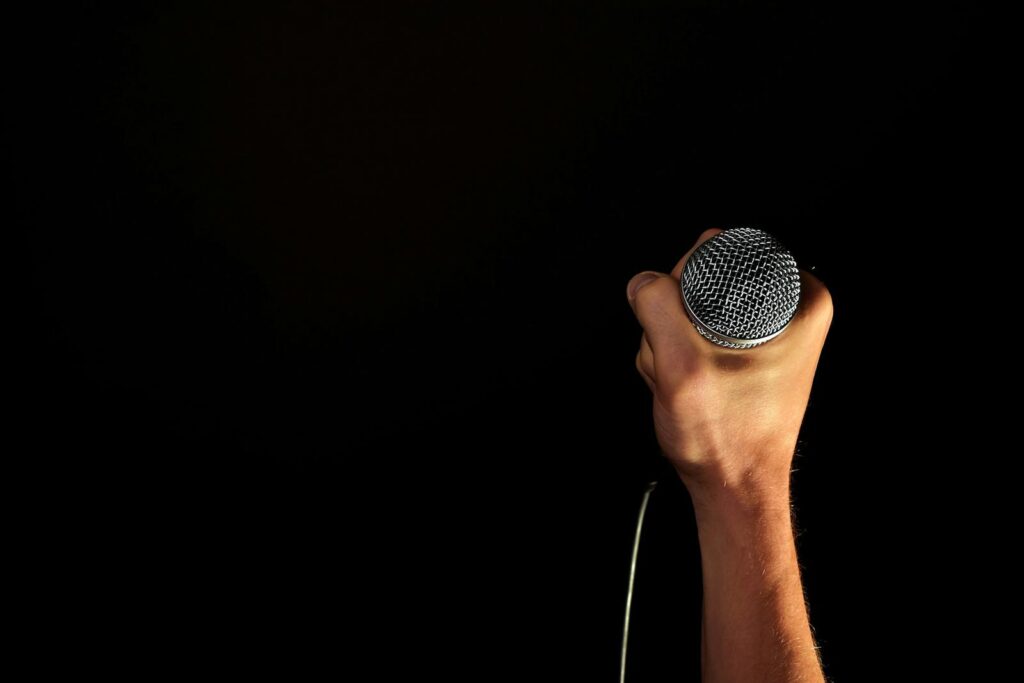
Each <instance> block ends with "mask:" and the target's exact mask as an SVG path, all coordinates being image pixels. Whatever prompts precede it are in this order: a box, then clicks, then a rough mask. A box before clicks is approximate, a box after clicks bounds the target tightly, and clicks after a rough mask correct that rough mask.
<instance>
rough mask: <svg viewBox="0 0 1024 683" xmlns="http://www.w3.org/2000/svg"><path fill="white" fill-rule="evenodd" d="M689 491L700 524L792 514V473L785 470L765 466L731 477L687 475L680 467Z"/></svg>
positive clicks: (722, 475)
mask: <svg viewBox="0 0 1024 683" xmlns="http://www.w3.org/2000/svg"><path fill="white" fill-rule="evenodd" d="M677 473H678V474H679V477H680V479H681V480H682V482H683V484H684V485H685V486H686V489H687V491H689V493H690V498H691V500H692V501H693V508H694V512H695V514H696V517H697V522H698V524H701V523H702V522H708V523H717V522H720V521H725V520H728V521H730V522H739V523H742V522H744V521H745V520H761V521H762V522H763V521H765V520H782V519H785V520H786V521H787V523H788V520H789V516H790V487H789V481H790V476H789V474H790V472H789V466H788V463H787V464H786V467H785V468H784V469H781V468H775V469H767V468H766V469H762V470H758V471H756V472H746V473H743V474H742V475H739V476H730V475H729V474H727V473H724V472H719V473H717V474H711V473H708V472H704V473H702V475H701V476H699V477H697V476H693V475H687V474H685V473H683V472H682V471H679V470H677Z"/></svg>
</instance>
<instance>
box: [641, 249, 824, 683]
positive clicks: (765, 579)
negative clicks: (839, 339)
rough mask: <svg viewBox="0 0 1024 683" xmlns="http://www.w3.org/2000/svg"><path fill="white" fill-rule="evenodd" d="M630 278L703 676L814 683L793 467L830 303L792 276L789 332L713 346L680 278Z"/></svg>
mask: <svg viewBox="0 0 1024 683" xmlns="http://www.w3.org/2000/svg"><path fill="white" fill-rule="evenodd" d="M718 232H720V230H717V229H713V230H708V231H705V232H704V233H703V234H702V235H701V236H700V239H698V240H697V243H696V244H695V245H694V247H693V248H692V249H690V251H689V252H687V253H686V255H684V256H683V258H682V259H680V261H679V263H678V264H676V266H675V268H674V269H673V270H672V272H671V273H670V274H665V273H658V272H654V271H646V272H644V273H640V274H638V275H636V276H634V277H633V278H632V279H631V280H630V282H629V284H628V286H627V290H626V292H627V299H628V301H629V304H630V306H631V307H632V308H633V311H634V313H635V314H636V316H637V319H638V320H639V322H640V325H641V326H642V327H643V330H644V333H643V337H642V338H641V341H640V351H639V352H638V353H637V357H636V366H637V370H639V372H640V375H641V376H642V377H643V379H644V381H646V382H647V385H648V387H650V389H651V392H652V394H653V411H654V426H655V431H656V432H657V436H658V443H659V444H660V446H661V450H662V453H663V454H664V455H665V457H666V458H668V460H669V461H670V462H671V463H672V465H673V467H674V468H675V470H676V472H677V473H678V474H679V477H680V478H681V479H682V481H683V483H684V484H685V485H686V488H687V490H688V491H689V492H690V496H691V498H692V500H693V506H694V512H695V513H696V519H697V531H698V537H699V539H700V550H701V564H702V570H703V583H704V609H703V639H702V641H703V642H702V657H701V662H702V670H703V675H702V679H703V681H704V682H705V683H740V682H742V683H751V682H753V681H758V682H765V683H776V682H778V683H783V682H786V683H797V682H799V683H805V682H823V681H824V680H825V679H824V676H823V674H822V669H821V664H820V661H819V659H818V653H817V649H816V647H815V643H814V639H813V636H812V633H811V628H810V623H809V621H808V617H807V608H806V605H805V602H804V594H803V588H802V585H801V582H800V571H799V567H798V565H797V556H796V546H795V543H794V538H793V527H792V515H791V508H790V488H789V481H790V471H791V466H792V460H793V454H794V452H795V450H796V441H797V436H798V434H799V431H800V424H801V422H802V420H803V416H804V411H805V410H806V407H807V399H808V397H809V395H810V391H811V383H812V381H813V379H814V371H815V368H816V366H817V363H818V357H819V355H820V353H821V348H822V345H823V344H824V342H825V337H826V335H827V333H828V329H829V325H830V323H831V321H832V299H831V297H830V296H829V293H828V290H827V289H826V288H825V286H824V285H823V284H822V283H821V281H819V280H818V279H817V278H815V277H814V276H812V275H810V274H809V273H806V272H803V271H801V302H800V309H799V311H798V313H797V315H796V317H795V318H794V319H793V321H792V322H791V323H790V325H789V327H788V328H787V329H786V330H785V331H784V332H783V333H782V334H781V335H779V336H778V337H776V338H775V339H773V340H771V341H770V342H768V343H766V344H763V345H761V346H758V347H754V348H753V349H745V350H734V349H726V348H722V347H719V346H716V345H714V344H711V343H709V342H708V341H707V340H706V339H704V338H703V337H701V336H700V335H699V334H698V333H697V331H696V330H695V329H694V328H693V325H692V324H691V323H690V320H689V318H687V316H686V312H685V310H684V309H683V304H682V298H681V296H680V285H679V276H680V274H681V272H682V269H683V265H684V264H685V263H686V260H687V259H688V258H689V256H690V254H691V253H693V249H696V247H697V246H698V245H700V243H701V242H703V241H704V240H706V239H708V238H710V237H712V236H713V235H715V234H717V233H718Z"/></svg>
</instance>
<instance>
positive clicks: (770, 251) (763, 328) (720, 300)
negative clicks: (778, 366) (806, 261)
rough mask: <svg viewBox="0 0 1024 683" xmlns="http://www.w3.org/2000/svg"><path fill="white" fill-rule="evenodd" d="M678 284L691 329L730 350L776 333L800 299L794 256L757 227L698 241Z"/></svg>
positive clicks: (727, 232) (771, 336) (724, 232)
mask: <svg viewBox="0 0 1024 683" xmlns="http://www.w3.org/2000/svg"><path fill="white" fill-rule="evenodd" d="M680 284H681V286H682V289H683V303H684V304H685V307H686V313H687V315H689V316H690V320H691V321H692V322H693V325H694V327H696V328H697V331H698V332H700V333H701V335H703V336H704V337H705V338H706V339H708V340H710V341H712V342H714V343H715V344H718V345H719V346H725V347H728V348H732V349H747V348H750V347H752V346H757V345H758V344H763V343H764V342H766V341H768V340H769V339H771V338H773V337H775V336H776V335H778V334H779V333H781V332H782V331H783V330H784V329H786V326H787V325H788V324H789V321H790V320H792V319H793V316H794V315H795V314H796V309H797V305H798V304H799V303H800V270H799V269H798V268H797V265H796V260H795V259H794V258H793V256H792V255H791V254H790V253H789V251H787V250H786V248H785V247H783V246H782V244H781V243H779V241H778V240H777V239H775V238H774V237H772V236H771V235H769V234H768V233H767V232H765V231H764V230H758V229H757V228H732V229H730V230H725V231H723V232H720V233H718V234H717V235H715V236H714V237H712V238H711V239H709V240H707V241H706V242H704V243H703V244H701V245H700V246H699V247H697V249H696V250H695V251H694V252H693V254H691V255H690V258H689V259H688V260H687V261H686V265H685V266H684V268H683V274H682V277H681V278H680Z"/></svg>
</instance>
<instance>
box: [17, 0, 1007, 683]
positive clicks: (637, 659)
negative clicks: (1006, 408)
mask: <svg viewBox="0 0 1024 683" xmlns="http://www.w3.org/2000/svg"><path fill="white" fill-rule="evenodd" d="M104 7H105V8H104V9H96V8H88V7H85V8H80V11H78V12H76V13H73V14H71V15H66V16H64V17H63V20H62V21H61V22H60V25H61V30H60V31H59V32H58V31H55V32H54V33H53V34H51V35H50V36H49V39H50V40H51V41H52V42H51V43H48V44H50V45H52V49H46V48H45V45H44V47H43V48H41V49H37V50H36V51H35V52H34V53H32V55H33V57H32V60H34V61H32V63H33V65H34V66H38V67H40V69H41V70H40V73H45V74H46V76H45V77H43V76H38V77H36V76H33V75H31V74H30V75H29V78H28V79H27V81H26V84H27V85H28V86H29V88H30V93H31V94H30V95H29V98H30V99H33V100H38V101H43V100H44V99H45V101H46V102H47V103H48V105H47V106H46V107H45V108H42V109H40V110H39V111H38V112H37V113H34V114H33V115H32V117H31V118H32V119H33V120H32V122H31V123H33V124H35V125H34V126H33V127H32V128H31V130H35V131H38V132H36V133H33V134H29V133H27V132H26V133H25V137H24V139H23V142H26V143H27V147H28V148H29V149H30V150H31V154H30V156H29V157H28V161H27V162H26V164H25V165H24V166H23V167H22V169H21V171H22V172H21V173H20V174H19V180H18V182H17V183H16V184H15V185H14V189H15V190H16V192H17V194H18V197H17V199H18V201H17V202H16V204H15V206H16V210H17V212H18V214H17V218H18V219H19V220H21V221H23V223H24V225H26V226H27V227H28V228H29V234H30V236H31V248H30V250H29V251H28V252H27V256H26V258H27V260H28V262H29V265H30V266H31V278H30V279H29V280H28V281H27V282H28V285H29V286H28V292H29V295H30V296H29V297H28V298H27V300H28V301H29V302H30V311H29V312H30V315H31V318H30V325H31V327H30V329H31V330H32V331H33V332H32V334H31V335H30V336H29V346H30V348H29V349H28V353H27V355H25V356H22V357H20V358H21V359H22V360H23V361H24V362H21V363H20V365H22V366H23V367H24V368H25V369H27V370H28V373H29V374H30V376H31V382H30V383H29V384H28V385H27V387H28V388H27V389H26V390H25V392H24V393H23V394H22V395H20V396H19V400H18V405H19V410H18V411H17V412H16V413H15V414H14V417H15V420H16V421H17V422H18V423H19V426H20V427H21V428H22V430H23V431H24V434H26V435H27V436H28V437H29V439H28V441H27V442H26V443H28V445H27V446H23V447H22V448H24V449H25V450H24V451H23V452H24V453H25V456H26V457H25V459H26V460H29V461H31V463H32V464H33V468H32V474H31V475H26V479H24V480H23V481H25V482H26V483H27V484H28V486H27V488H28V489H31V490H32V491H33V499H34V503H33V505H31V506H30V507H29V508H27V511H26V512H25V516H26V517H27V518H32V519H33V520H37V521H38V520H41V521H43V522H44V523H45V524H46V526H47V529H48V531H47V533H46V534H44V535H41V536H38V537H35V538H34V543H36V544H37V550H39V551H45V555H44V554H42V552H41V554H39V555H37V557H44V556H45V557H46V558H47V559H46V560H39V561H38V565H37V567H36V573H37V575H38V578H41V579H42V580H43V582H44V583H45V585H46V589H45V590H43V591H41V592H40V594H39V595H40V596H41V598H40V599H41V600H42V599H43V597H45V604H46V608H45V609H43V608H41V613H42V614H43V617H42V620H43V622H45V625H46V628H47V629H55V631H56V632H58V633H61V634H63V635H67V636H70V638H71V641H73V642H75V643H77V645H76V646H75V647H74V648H72V649H70V650H62V652H63V653H64V654H63V655H62V657H66V658H68V659H69V660H71V661H74V662H78V663H81V664H82V665H84V666H87V667H99V670H105V671H118V670H121V671H131V672H138V671H153V670H156V671H165V670H176V671H180V672H183V673H189V672H192V673H194V672H198V671H206V672H209V671H215V672H218V673H237V672H238V671H240V670H244V671H249V672H267V671H269V670H271V669H279V670H281V671H283V672H289V674H288V675H289V676H291V677H293V678H304V677H305V676H304V675H302V674H300V673H299V670H301V669H310V670H312V669H317V670H321V671H323V672H325V674H326V675H332V676H337V677H340V678H342V679H343V680H347V679H351V678H354V679H357V680H392V679H395V678H404V677H407V676H417V677H420V676H423V677H426V676H437V677H439V678H440V679H442V680H474V681H477V680H579V681H612V680H617V679H616V676H617V671H618V669H617V666H618V647H619V637H620V629H621V619H622V603H623V600H624V597H625V581H626V576H627V562H628V553H629V550H630V544H631V536H632V531H633V525H634V521H635V513H636V508H637V505H638V504H639V500H640V493H641V491H642V490H643V485H644V483H645V482H646V481H647V480H648V479H649V478H650V477H651V476H652V473H655V472H657V471H658V465H659V459H660V458H659V456H658V455H657V446H656V444H655V442H654V439H653V433H652V428H651V424H650V415H649V409H650V403H649V395H648V391H647V389H646V387H645V386H644V385H643V383H642V381H641V380H640V378H639V377H638V376H637V375H636V372H635V370H634V367H633V356H634V353H635V351H636V348H637V343H638V340H639V335H640V331H639V327H638V326H637V324H636V323H635V321H634V320H633V318H632V314H631V312H630V310H629V308H628V306H627V305H626V301H625V284H626V282H627V280H628V279H629V278H630V276H632V275H633V274H634V273H636V272H638V271H640V270H645V269H657V270H666V271H667V270H669V269H670V268H671V267H672V265H673V264H674V263H675V262H676V260H677V259H678V258H679V257H680V256H681V255H682V253H683V252H685V251H686V250H687V249H688V248H689V247H690V246H691V244H692V243H693V241H694V240H695V239H696V238H697V236H698V235H699V233H700V232H701V231H702V230H704V229H706V228H708V227H728V226H732V225H744V224H753V225H758V226H761V227H764V228H766V229H769V230H770V231H772V232H774V233H775V234H776V235H778V236H779V237H780V238H781V239H782V240H783V241H784V242H785V243H786V244H787V245H788V246H790V248H791V249H792V250H793V251H794V252H795V254H796V255H797V258H798V260H799V262H800V263H801V265H802V266H803V267H805V268H811V267H813V268H814V272H815V273H816V274H818V276H819V277H821V278H822V279H823V280H824V282H825V283H826V284H827V285H828V286H829V288H830V289H831V291H832V294H833V298H834V302H835V308H836V313H835V319H834V322H833V328H832V332H831V335H830V338H829V341H828V343H827V345H826V348H825V351H824V354H823V357H822V360H821V365H820V367H819V372H818V377H817V380H816V385H815V389H814V393H813V396H812V400H811V404H810V407H809V409H808V413H807V418H806V420H805V428H804V431H803V434H802V438H801V442H800V447H799V455H798V458H797V461H796V467H797V469H798V472H797V474H796V475H795V481H794V489H795V505H796V509H797V515H798V522H799V526H800V529H801V534H800V536H799V539H798V542H799V546H800V552H801V562H802V565H803V567H804V576H805V584H806V590H807V594H808V600H809V604H810V609H811V617H812V622H813V624H814V627H815V630H816V633H817V637H818V639H819V642H820V644H821V646H822V654H823V658H824V661H825V663H826V670H827V672H828V674H829V675H830V676H831V677H834V678H835V680H837V681H854V680H877V679H880V678H881V679H889V678H893V679H895V678H897V677H898V676H907V677H909V678H911V679H913V678H915V676H916V674H918V673H919V672H921V671H922V669H923V668H931V667H937V668H939V669H946V667H948V666H950V665H951V664H950V659H953V658H957V657H962V656H964V655H968V657H969V652H970V645H969V644H968V641H967V640H966V639H961V637H960V636H959V635H958V636H955V637H954V636H953V635H951V633H950V631H949V629H947V628H946V627H945V626H942V624H945V623H947V622H948V619H949V615H950V614H951V613H952V612H953V611H954V610H957V609H959V608H961V607H968V608H969V607H970V602H971V598H970V590H969V587H968V586H967V585H966V584H965V582H963V581H960V580H959V579H958V570H957V569H956V567H957V566H958V564H959V563H962V561H963V560H962V558H964V557H966V556H968V555H969V554H970V553H971V548H972V547H973V544H975V543H977V541H972V533H973V532H972V530H971V529H970V525H969V523H968V522H966V521H962V520H963V519H964V518H963V517H962V516H961V515H960V514H959V512H958V511H957V501H958V499H959V498H960V496H961V495H962V493H961V492H962V491H963V488H964V484H965V482H966V481H968V480H969V479H970V478H969V477H966V476H965V473H964V470H965V469H967V468H965V467H964V466H963V461H964V458H965V457H967V456H968V455H969V454H972V453H977V452H978V451H979V450H982V451H983V450H985V448H984V446H983V445H981V444H980V443H979V436H978V431H977V430H976V429H975V428H974V426H973V425H976V424H977V423H978V422H979V421H984V420H991V419H992V410H993V409H992V407H991V406H990V405H986V402H984V401H975V400H973V399H972V398H971V390H970V387H971V386H972V382H973V381H974V379H973V376H974V373H975V372H976V370H977V369H978V364H984V363H985V362H987V361H985V360H977V359H976V360H975V361H966V360H964V359H963V358H962V357H958V356H957V355H956V354H955V352H954V349H953V348H952V347H953V346H954V344H953V343H948V342H945V343H938V344H932V343H926V344H920V343H918V342H919V341H920V340H919V339H918V338H917V335H926V334H927V333H930V332H932V331H934V330H935V328H936V326H937V325H939V324H940V323H942V321H945V320H946V319H947V314H948V311H950V310H951V308H955V307H958V306H962V305H977V304H978V302H979V300H981V302H984V301H985V300H987V299H989V298H991V297H993V296H995V295H996V292H995V291H993V290H995V289H996V288H995V286H994V285H993V286H992V287H991V288H988V287H986V286H985V285H984V284H983V285H981V286H965V284H964V283H965V281H969V280H970V279H971V277H972V275H971V270H970V266H969V265H964V262H965V261H967V262H969V261H970V259H969V258H968V259H963V258H962V256H963V255H964V254H968V255H970V254H971V253H976V251H977V250H978V249H984V250H987V249H988V248H989V246H987V244H988V242H987V239H986V236H988V235H991V234H992V232H991V230H992V227H991V223H990V222H989V221H988V219H987V218H986V216H985V215H984V213H983V209H984V207H985V206H986V205H987V200H986V196H987V195H989V194H990V193H992V192H993V191H994V190H993V187H994V184H995V183H996V181H995V180H994V176H995V175H996V171H995V170H993V169H994V167H993V164H992V163H991V159H992V157H993V156H994V155H998V146H999V142H1000V138H999V135H998V134H997V133H996V132H995V130H994V126H993V122H994V117H996V116H997V114H996V113H995V108H994V107H993V106H991V104H990V103H989V102H988V97H989V95H990V93H991V91H992V88H993V83H994V77H993V76H992V75H991V62H990V61H988V59H989V58H988V57H986V56H984V53H983V52H981V51H980V48H981V47H982V46H983V44H984V43H985V42H986V41H985V38H984V36H982V35H980V34H978V33H976V29H975V27H974V26H973V17H971V16H970V15H969V14H968V13H967V12H966V11H965V10H961V9H957V8H955V7H953V6H947V5H941V4H933V5H930V6H929V8H928V9H927V10H926V11H910V10H899V11H897V10H896V9H894V8H893V7H891V6H888V5H886V6H885V7H884V8H879V7H876V6H871V5H870V3H869V4H868V5H865V4H863V3H861V4H857V5H851V6H850V7H840V6H838V5H836V4H834V3H775V2H718V3H716V2H688V3H670V2H587V3H577V2H566V3H550V4H549V6H547V7H546V8H544V9H538V8H535V7H529V8H528V7H527V6H525V5H523V4H520V3H506V5H505V6H504V7H502V8H501V9H500V10H498V9H494V8H491V9H487V8H483V7H475V8H464V7H463V8H455V7H453V6H445V8H443V9H442V8H441V7H439V6H433V5H430V4H427V3H410V4H409V5H407V6H401V7H399V6H393V5H383V4H378V3H365V4H361V5H358V6H357V5H352V4H344V6H341V5H339V6H335V4H334V3H328V2H322V3H281V4H278V5H273V6H270V5H267V6H265V5H262V4H259V5H257V4H254V3H244V4H238V5H234V6H229V5H227V4H223V3H217V6H216V7H210V6H208V3H196V4H194V5H183V4H176V5H174V6H158V5H152V4H150V5H147V6H143V7H131V8H127V9H125V8H115V7H114V6H112V5H104ZM24 130H26V131H28V130H30V129H29V128H26V129H24ZM936 288H938V289H939V290H940V291H941V292H942V293H943V294H942V296H935V295H934V293H935V290H936ZM943 324H944V323H943ZM908 342H909V343H908ZM914 349H917V350H916V351H915V350H914ZM982 431H983V430H982ZM16 481H19V480H16ZM662 482H663V485H662V487H661V488H660V489H659V490H658V492H657V493H656V494H655V498H654V502H653V504H652V505H653V507H652V510H651V517H650V521H649V523H650V528H649V532H648V536H647V537H646V539H645V544H644V547H643V553H644V554H643V555H642V562H641V567H640V576H639V585H638V587H637V595H636V607H635V615H634V619H635V624H634V631H633V641H632V642H633V650H632V654H631V657H632V666H631V672H632V674H633V676H634V677H633V679H632V680H634V681H670V680H671V681H678V680H697V678H698V674H697V672H698V661H697V655H698V646H699V630H698V628H699V609H700V608H699V604H700V576H699V565H698V562H699V555H698V553H697V548H696V538H695V534H694V530H693V520H692V512H691V511H690V509H689V502H688V499H687V498H686V494H685V491H684V490H683V489H682V487H681V486H680V485H679V483H678V482H676V481H673V480H671V479H670V478H663V479H662ZM37 616H38V615H37ZM883 664H884V667H885V669H884V671H885V675H884V676H882V675H881V674H880V672H881V671H883ZM357 671H358V672H359V673H355V672H357Z"/></svg>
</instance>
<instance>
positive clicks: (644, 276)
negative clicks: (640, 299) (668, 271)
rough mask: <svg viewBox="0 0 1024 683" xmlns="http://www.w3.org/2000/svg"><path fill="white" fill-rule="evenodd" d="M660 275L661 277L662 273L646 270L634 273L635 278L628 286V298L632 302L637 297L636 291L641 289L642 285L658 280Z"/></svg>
mask: <svg viewBox="0 0 1024 683" xmlns="http://www.w3.org/2000/svg"><path fill="white" fill-rule="evenodd" d="M659 277H661V274H660V273H655V272H653V271H645V272H643V273H639V274H637V275H634V276H633V279H632V280H630V281H629V284H628V285H627V286H626V298H627V299H628V300H629V301H630V303H632V302H633V300H634V299H636V293H637V292H639V291H640V288H641V287H643V286H644V285H646V284H649V283H651V282H653V281H654V280H657V279H658V278H659Z"/></svg>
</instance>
